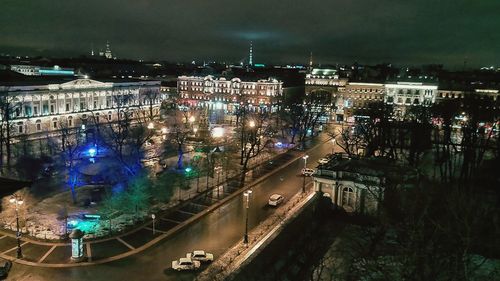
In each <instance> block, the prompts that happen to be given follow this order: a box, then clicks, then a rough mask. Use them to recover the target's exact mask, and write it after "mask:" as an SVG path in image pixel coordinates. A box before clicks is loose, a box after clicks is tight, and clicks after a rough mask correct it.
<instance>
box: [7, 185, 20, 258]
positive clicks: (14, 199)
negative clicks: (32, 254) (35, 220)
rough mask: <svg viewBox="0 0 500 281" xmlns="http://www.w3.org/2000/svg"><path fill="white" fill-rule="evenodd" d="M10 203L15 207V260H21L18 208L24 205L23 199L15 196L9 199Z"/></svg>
mask: <svg viewBox="0 0 500 281" xmlns="http://www.w3.org/2000/svg"><path fill="white" fill-rule="evenodd" d="M9 201H10V203H12V204H14V205H15V206H16V240H17V258H18V259H22V258H23V253H22V250H21V232H20V231H19V206H20V205H22V204H23V203H24V201H23V199H22V198H21V197H20V196H17V195H16V194H14V195H12V196H11V198H10V200H9Z"/></svg>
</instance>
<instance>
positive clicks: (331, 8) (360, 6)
mask: <svg viewBox="0 0 500 281" xmlns="http://www.w3.org/2000/svg"><path fill="white" fill-rule="evenodd" d="M3 6H4V7H3V9H2V11H0V16H1V18H2V20H0V21H1V22H2V25H1V26H2V27H1V28H0V37H1V38H3V40H2V42H0V53H5V54H7V53H10V54H16V55H17V54H22V55H32V56H38V55H39V56H54V57H65V56H72V57H77V56H80V55H87V56H89V55H90V53H91V50H92V48H93V49H94V51H95V52H96V53H98V52H99V50H100V49H101V50H104V49H105V47H106V42H107V41H109V42H110V44H111V48H112V51H113V54H114V55H116V56H117V57H118V58H130V59H145V60H168V61H185V62H188V61H191V60H196V61H203V60H207V61H208V60H214V61H227V62H237V61H244V60H248V50H249V45H250V41H252V42H253V54H254V62H255V63H287V62H294V63H300V62H302V63H304V64H306V63H307V62H308V61H309V55H310V52H313V54H314V62H315V63H318V64H335V63H351V62H359V63H367V64H370V63H383V62H387V63H394V64H426V63H439V64H444V65H446V66H447V67H451V68H457V67H462V66H463V65H464V63H466V64H467V66H471V67H478V66H486V65H488V66H489V65H498V64H499V63H498V62H499V57H498V55H497V54H496V53H495V52H494V49H495V47H494V46H498V44H499V43H500V36H499V35H498V34H497V33H496V32H495V26H496V25H495V23H496V22H498V20H497V19H496V15H495V11H497V10H498V9H499V8H500V3H496V2H494V1H489V0H488V1H482V2H481V3H474V4H470V3H467V2H466V1H458V2H457V1H450V0H445V1H439V2H437V3H435V2H432V1H418V2H416V3H400V2H398V1H392V0H384V1H364V2H363V3H361V2H352V1H349V2H344V1H340V2H333V1H332V2H327V3H323V2H322V1H309V2H308V3H307V4H306V3H293V4H290V3H289V2H287V1H272V2H269V1H260V0H259V1H252V3H233V2H231V1H225V0H217V1H215V2H214V1H212V2H203V1H191V2H189V3H182V2H177V3H164V2H159V1H137V2H130V3H128V4H127V5H123V4H121V2H118V1H106V2H104V3H101V2H97V1H87V2H85V3H69V2H64V3H51V2H49V1H37V2H36V3H32V2H15V1H7V2H6V3H5V4H4V5H3ZM118 7H119V8H118ZM200 46H203V48H200Z"/></svg>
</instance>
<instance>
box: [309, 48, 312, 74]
mask: <svg viewBox="0 0 500 281" xmlns="http://www.w3.org/2000/svg"><path fill="white" fill-rule="evenodd" d="M312 68H313V52H311V55H310V56H309V69H310V70H312Z"/></svg>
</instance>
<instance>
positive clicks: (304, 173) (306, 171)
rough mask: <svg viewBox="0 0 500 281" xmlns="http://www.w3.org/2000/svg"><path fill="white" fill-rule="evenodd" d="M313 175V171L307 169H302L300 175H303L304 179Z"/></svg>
mask: <svg viewBox="0 0 500 281" xmlns="http://www.w3.org/2000/svg"><path fill="white" fill-rule="evenodd" d="M313 174H314V170H313V169H309V168H304V169H302V175H304V176H306V177H310V176H312V175H313Z"/></svg>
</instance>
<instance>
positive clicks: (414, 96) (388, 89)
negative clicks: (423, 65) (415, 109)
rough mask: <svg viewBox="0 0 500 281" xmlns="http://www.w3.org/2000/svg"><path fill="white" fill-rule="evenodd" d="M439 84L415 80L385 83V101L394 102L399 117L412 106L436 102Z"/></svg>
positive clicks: (429, 104) (428, 104)
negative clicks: (416, 81)
mask: <svg viewBox="0 0 500 281" xmlns="http://www.w3.org/2000/svg"><path fill="white" fill-rule="evenodd" d="M437 93H438V86H437V85H432V84H424V83H415V82H396V83H386V84H385V97H384V102H385V103H387V104H394V111H395V115H396V116H397V117H402V116H404V115H405V113H406V111H407V108H408V107H410V106H417V105H418V106H420V105H422V106H431V105H432V104H434V103H435V102H436V97H437Z"/></svg>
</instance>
